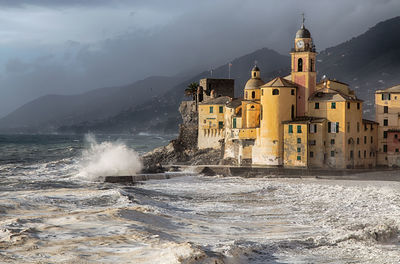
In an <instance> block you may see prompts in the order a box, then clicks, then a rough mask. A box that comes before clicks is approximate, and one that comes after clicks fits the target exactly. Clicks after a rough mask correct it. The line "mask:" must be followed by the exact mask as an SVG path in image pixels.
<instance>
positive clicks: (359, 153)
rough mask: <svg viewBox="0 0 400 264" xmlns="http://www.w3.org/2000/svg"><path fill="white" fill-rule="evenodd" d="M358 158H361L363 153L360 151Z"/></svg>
mask: <svg viewBox="0 0 400 264" xmlns="http://www.w3.org/2000/svg"><path fill="white" fill-rule="evenodd" d="M358 158H361V151H360V150H359V151H358Z"/></svg>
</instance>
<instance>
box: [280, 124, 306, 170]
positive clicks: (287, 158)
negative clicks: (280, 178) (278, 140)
mask: <svg viewBox="0 0 400 264" xmlns="http://www.w3.org/2000/svg"><path fill="white" fill-rule="evenodd" d="M290 126H292V128H293V133H289V127H290ZM298 127H301V133H299V132H298ZM298 140H300V143H299V141H298ZM299 150H300V151H299ZM283 157H284V160H283V163H284V165H285V166H287V167H307V166H308V124H307V123H305V124H304V123H294V122H293V123H290V124H285V125H284V146H283Z"/></svg>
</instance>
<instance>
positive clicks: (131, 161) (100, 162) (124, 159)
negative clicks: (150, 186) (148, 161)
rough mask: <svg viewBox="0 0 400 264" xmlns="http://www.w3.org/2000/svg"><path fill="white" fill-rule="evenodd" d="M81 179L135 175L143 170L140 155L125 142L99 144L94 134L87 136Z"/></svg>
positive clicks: (82, 159)
mask: <svg viewBox="0 0 400 264" xmlns="http://www.w3.org/2000/svg"><path fill="white" fill-rule="evenodd" d="M85 141H86V143H87V147H86V148H85V150H83V152H82V158H81V161H80V169H79V173H78V175H77V176H78V177H79V178H84V179H87V180H101V179H102V178H103V177H105V176H127V175H135V174H136V173H138V172H139V171H140V170H141V169H142V163H141V161H140V158H139V155H138V154H137V153H136V152H135V151H134V150H132V149H130V148H129V147H127V146H126V145H125V144H124V143H123V142H119V141H116V142H110V141H105V142H101V143H98V142H97V141H96V138H95V136H94V135H92V134H88V135H86V136H85Z"/></svg>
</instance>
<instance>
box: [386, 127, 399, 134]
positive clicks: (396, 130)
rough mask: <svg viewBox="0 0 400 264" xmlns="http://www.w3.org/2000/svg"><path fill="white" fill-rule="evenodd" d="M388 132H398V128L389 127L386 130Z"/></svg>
mask: <svg viewBox="0 0 400 264" xmlns="http://www.w3.org/2000/svg"><path fill="white" fill-rule="evenodd" d="M387 132H388V133H390V132H392V133H393V132H400V129H394V128H393V129H389V130H388V131H387Z"/></svg>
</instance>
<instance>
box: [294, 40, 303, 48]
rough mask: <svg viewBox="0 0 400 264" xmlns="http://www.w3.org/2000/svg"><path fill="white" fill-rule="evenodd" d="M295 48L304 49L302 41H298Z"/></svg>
mask: <svg viewBox="0 0 400 264" xmlns="http://www.w3.org/2000/svg"><path fill="white" fill-rule="evenodd" d="M296 46H297V48H299V49H301V48H304V41H303V40H299V41H297V42H296Z"/></svg>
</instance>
